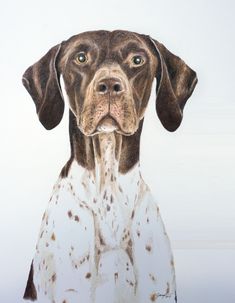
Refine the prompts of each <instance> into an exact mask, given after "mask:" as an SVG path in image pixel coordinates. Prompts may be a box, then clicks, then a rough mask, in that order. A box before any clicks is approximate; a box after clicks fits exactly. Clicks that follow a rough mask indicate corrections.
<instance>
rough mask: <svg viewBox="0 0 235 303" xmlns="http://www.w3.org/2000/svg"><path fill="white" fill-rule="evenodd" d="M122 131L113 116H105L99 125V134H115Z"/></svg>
mask: <svg viewBox="0 0 235 303" xmlns="http://www.w3.org/2000/svg"><path fill="white" fill-rule="evenodd" d="M119 129H120V125H119V123H118V122H117V121H116V119H114V118H113V117H112V116H111V115H109V114H108V115H106V116H104V117H103V118H102V119H101V120H100V121H99V122H98V124H97V127H96V130H95V131H98V132H113V131H116V130H119Z"/></svg>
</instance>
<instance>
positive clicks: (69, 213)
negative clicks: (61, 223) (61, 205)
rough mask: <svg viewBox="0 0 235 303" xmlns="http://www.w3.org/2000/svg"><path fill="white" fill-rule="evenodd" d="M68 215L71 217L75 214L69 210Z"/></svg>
mask: <svg viewBox="0 0 235 303" xmlns="http://www.w3.org/2000/svg"><path fill="white" fill-rule="evenodd" d="M68 216H69V218H71V217H72V216H73V214H72V212H71V210H69V211H68Z"/></svg>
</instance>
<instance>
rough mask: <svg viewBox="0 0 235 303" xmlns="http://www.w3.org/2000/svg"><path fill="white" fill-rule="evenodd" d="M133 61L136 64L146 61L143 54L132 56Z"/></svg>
mask: <svg viewBox="0 0 235 303" xmlns="http://www.w3.org/2000/svg"><path fill="white" fill-rule="evenodd" d="M132 62H133V64H134V65H142V64H143V63H144V58H143V57H142V56H139V55H136V56H134V57H132Z"/></svg>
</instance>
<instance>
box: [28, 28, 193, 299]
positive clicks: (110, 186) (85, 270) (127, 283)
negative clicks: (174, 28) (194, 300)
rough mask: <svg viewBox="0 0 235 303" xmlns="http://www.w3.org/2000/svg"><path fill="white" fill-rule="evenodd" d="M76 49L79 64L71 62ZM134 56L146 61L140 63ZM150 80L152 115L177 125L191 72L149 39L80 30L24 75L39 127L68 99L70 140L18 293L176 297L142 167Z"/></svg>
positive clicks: (53, 120) (49, 123)
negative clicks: (153, 99)
mask: <svg viewBox="0 0 235 303" xmlns="http://www.w3.org/2000/svg"><path fill="white" fill-rule="evenodd" d="M81 54H82V56H84V58H86V60H85V62H84V61H83V62H79V61H78V60H77V59H78V56H81ZM136 56H138V57H139V59H140V58H142V59H141V61H140V63H141V64H140V65H139V64H138V65H137V66H136V65H135V64H134V61H133V58H135V57H136ZM59 76H60V77H59ZM154 77H156V79H157V97H156V100H157V103H156V110H157V114H158V116H159V118H160V120H161V122H162V124H163V126H164V127H165V128H166V129H168V130H169V131H174V130H175V129H176V128H177V127H178V126H179V125H180V123H181V120H182V111H183V108H184V105H185V103H186V101H187V99H188V98H189V97H190V95H191V94H192V92H193V89H194V87H195V85H196V82H197V78H196V74H195V72H194V71H193V70H191V69H190V68H189V67H188V66H187V65H186V64H185V63H184V62H183V61H182V60H181V59H180V58H179V57H177V56H175V55H173V54H172V53H170V52H169V51H168V50H167V49H166V48H165V47H164V46H163V45H162V44H160V43H159V42H158V41H156V40H153V39H151V38H150V37H148V36H145V35H140V34H137V33H131V32H127V31H113V32H108V31H95V32H87V33H82V34H79V35H77V36H74V37H71V38H70V39H68V40H67V41H64V42H62V43H61V44H58V45H56V46H54V47H53V48H52V49H51V50H50V51H49V52H48V53H47V54H46V55H45V56H44V57H42V58H41V59H40V60H39V61H38V62H36V63H35V64H34V65H32V66H31V67H29V68H28V69H27V70H26V72H25V73H24V76H23V84H24V85H25V87H26V89H27V90H28V92H29V93H30V95H31V97H32V99H33V100H34V103H35V105H36V109H37V114H38V117H39V120H40V122H41V123H42V124H43V125H44V127H45V128H47V129H52V128H54V127H55V126H56V125H58V123H59V122H60V120H61V119H62V116H63V111H64V101H66V102H68V105H69V115H70V116H69V134H70V143H71V158H70V159H69V161H68V162H67V164H66V165H65V166H64V168H63V169H62V171H61V174H60V176H59V178H58V181H57V183H56V184H55V186H54V189H53V193H52V196H51V198H50V201H49V203H48V207H47V209H46V211H45V213H44V214H43V217H42V224H41V229H40V232H39V237H38V242H37V246H36V253H35V256H34V258H33V262H32V265H31V269H30V273H29V278H28V282H27V286H26V290H25V294H24V299H26V300H27V299H29V300H33V301H37V302H40V303H78V302H83V303H101V302H102V303H103V302H109V303H127V302H133V303H147V302H162V301H164V302H167V303H175V302H176V300H177V299H176V285H175V271H174V261H173V256H172V253H171V248H170V244H169V239H168V237H167V234H166V231H165V228H164V225H163V222H162V219H161V216H160V212H159V208H158V206H157V204H156V202H155V200H154V198H153V197H152V195H151V193H150V190H149V188H148V186H147V185H146V184H145V183H144V181H143V179H142V177H141V173H140V166H139V148H140V146H139V144H140V135H141V131H142V125H143V120H144V119H143V117H144V112H145V109H146V106H147V103H148V99H149V96H150V91H151V85H152V82H153V79H154ZM62 82H63V86H64V88H63V86H61V84H62Z"/></svg>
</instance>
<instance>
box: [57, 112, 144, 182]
mask: <svg viewBox="0 0 235 303" xmlns="http://www.w3.org/2000/svg"><path fill="white" fill-rule="evenodd" d="M69 124H70V126H69V133H70V144H71V158H70V160H69V161H68V163H67V164H66V165H65V167H64V168H63V170H62V172H61V176H62V177H67V175H68V172H69V169H70V166H71V163H72V162H73V161H74V160H76V161H77V163H78V164H79V165H81V166H82V167H84V168H85V169H87V170H88V171H93V174H94V176H95V180H99V182H100V186H102V185H103V184H105V183H107V182H110V181H112V182H113V180H115V179H116V178H118V175H119V174H126V173H127V172H128V171H130V170H131V169H132V168H133V167H134V166H135V165H136V164H137V163H138V162H139V148H140V135H141V131H142V125H143V120H141V121H140V124H139V128H138V130H137V131H136V132H135V133H134V134H133V135H131V136H124V135H121V134H118V133H116V132H112V133H103V134H97V135H94V136H91V137H87V136H84V135H83V134H82V132H81V131H80V130H79V128H78V127H77V123H76V119H75V117H74V115H73V114H72V112H71V111H70V119H69Z"/></svg>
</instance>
